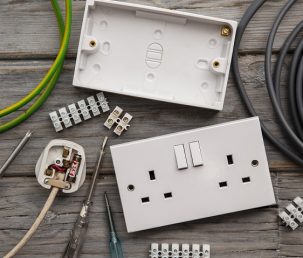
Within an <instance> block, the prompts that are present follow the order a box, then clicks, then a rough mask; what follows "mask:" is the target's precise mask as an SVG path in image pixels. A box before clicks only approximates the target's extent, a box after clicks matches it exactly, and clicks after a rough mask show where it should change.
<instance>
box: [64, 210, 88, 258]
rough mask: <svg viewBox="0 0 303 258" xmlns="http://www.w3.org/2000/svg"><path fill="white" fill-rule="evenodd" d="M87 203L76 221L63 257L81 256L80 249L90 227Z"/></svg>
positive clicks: (73, 257)
mask: <svg viewBox="0 0 303 258" xmlns="http://www.w3.org/2000/svg"><path fill="white" fill-rule="evenodd" d="M83 210H86V207H85V205H84V206H83V207H82V210H81V213H80V214H79V216H78V218H77V221H76V223H75V226H74V229H73V232H72V234H71V237H70V241H69V243H68V245H67V247H66V249H65V252H64V254H63V256H62V258H76V257H79V256H80V251H81V248H82V245H83V242H84V237H85V235H86V231H87V228H88V218H87V213H86V212H85V211H83Z"/></svg>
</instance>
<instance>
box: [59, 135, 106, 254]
mask: <svg viewBox="0 0 303 258" xmlns="http://www.w3.org/2000/svg"><path fill="white" fill-rule="evenodd" d="M107 140H108V137H104V140H103V143H102V146H101V149H100V154H99V159H98V161H97V165H96V169H95V171H94V174H93V177H92V180H91V184H90V188H89V192H88V195H87V198H86V200H85V202H84V203H83V206H82V209H81V211H80V214H79V216H78V219H77V221H76V223H75V226H74V229H73V232H72V234H71V237H70V240H69V243H68V245H67V247H66V249H65V252H64V254H63V256H62V258H76V257H79V256H80V251H81V248H82V245H83V242H84V237H85V234H86V231H87V227H88V212H89V208H90V207H91V205H92V201H91V200H92V197H93V193H94V190H95V186H96V182H97V176H98V171H99V168H100V165H101V161H102V157H103V155H104V153H105V146H106V143H107Z"/></svg>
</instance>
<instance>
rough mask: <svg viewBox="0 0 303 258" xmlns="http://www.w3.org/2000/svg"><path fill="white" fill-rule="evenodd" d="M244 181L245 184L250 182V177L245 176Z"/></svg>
mask: <svg viewBox="0 0 303 258" xmlns="http://www.w3.org/2000/svg"><path fill="white" fill-rule="evenodd" d="M242 182H243V183H244V184H245V183H249V182H250V177H249V176H248V177H243V178H242Z"/></svg>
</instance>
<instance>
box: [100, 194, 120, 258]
mask: <svg viewBox="0 0 303 258" xmlns="http://www.w3.org/2000/svg"><path fill="white" fill-rule="evenodd" d="M104 199H105V204H106V209H107V215H108V224H109V235H110V240H109V249H110V255H111V258H123V253H122V246H121V242H120V240H119V238H118V237H117V233H116V229H115V225H114V220H113V216H112V212H111V208H110V205H109V202H108V198H107V194H106V192H105V193H104Z"/></svg>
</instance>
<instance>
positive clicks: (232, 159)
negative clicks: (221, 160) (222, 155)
mask: <svg viewBox="0 0 303 258" xmlns="http://www.w3.org/2000/svg"><path fill="white" fill-rule="evenodd" d="M226 157H227V163H228V165H232V164H234V158H233V155H231V154H230V155H227V156H226Z"/></svg>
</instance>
